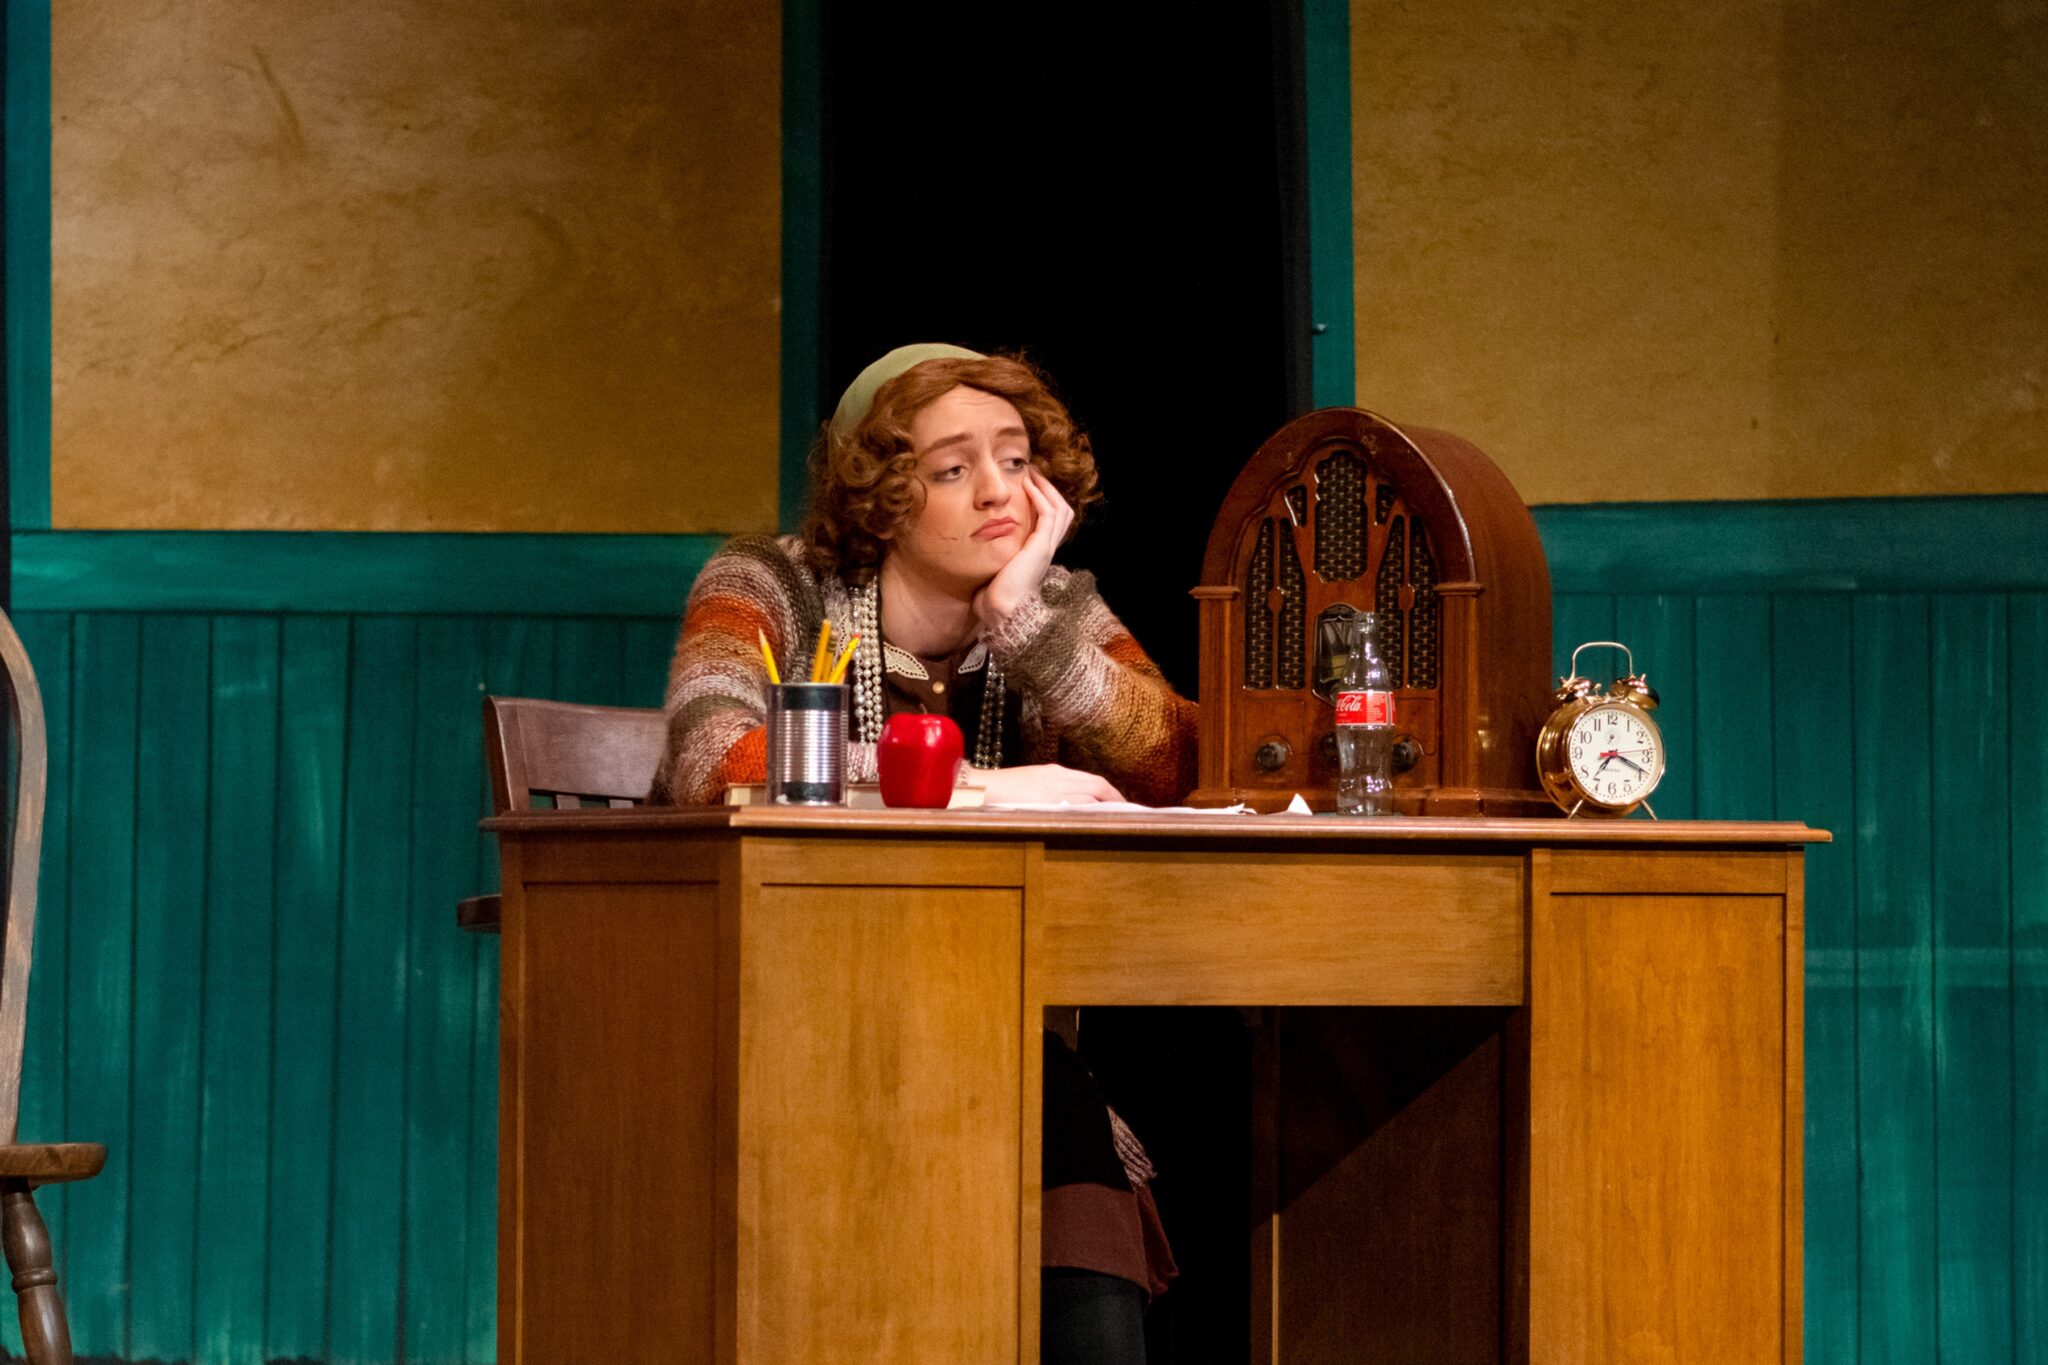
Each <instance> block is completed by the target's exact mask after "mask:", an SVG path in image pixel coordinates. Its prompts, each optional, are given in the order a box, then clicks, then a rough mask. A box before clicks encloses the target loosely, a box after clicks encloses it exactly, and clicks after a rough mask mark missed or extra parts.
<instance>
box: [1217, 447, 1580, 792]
mask: <svg viewBox="0 0 2048 1365" xmlns="http://www.w3.org/2000/svg"><path fill="white" fill-rule="evenodd" d="M1194 595H1195V597H1196V598H1197V599H1198V600H1199V601H1200V603H1201V607H1200V610H1201V686H1202V692H1201V697H1202V740H1201V782H1200V785H1199V787H1198V788H1197V789H1196V791H1195V793H1194V795H1193V797H1192V798H1191V799H1192V800H1193V802H1194V803H1195V804H1197V805H1222V804H1227V803H1230V802H1236V801H1243V802H1247V803H1249V804H1251V805H1252V806H1253V807H1255V808H1257V809H1259V810H1261V811H1271V810H1277V809H1279V808H1280V807H1282V806H1284V805H1286V804H1287V802H1288V799H1289V798H1290V797H1292V796H1293V795H1294V794H1295V793H1296V792H1300V793H1301V794H1302V795H1303V796H1305V797H1307V798H1308V800H1309V802H1310V803H1311V804H1312V805H1313V806H1314V807H1315V808H1316V809H1318V810H1328V809H1330V808H1331V804H1332V793H1333V789H1334V786H1335V782H1336V771H1337V761H1336V748H1337V746H1336V732H1335V724H1334V712H1333V710H1332V708H1331V706H1330V703H1329V702H1328V701H1326V700H1325V697H1324V694H1325V693H1326V692H1327V687H1326V686H1323V685H1324V684H1327V683H1328V682H1329V681H1330V679H1331V678H1332V677H1333V676H1334V674H1341V672H1342V666H1343V662H1344V661H1343V659H1342V657H1341V656H1339V657H1335V658H1333V657H1332V656H1331V641H1333V640H1334V641H1342V640H1343V639H1344V634H1343V631H1342V630H1340V629H1332V628H1330V626H1332V625H1334V624H1336V623H1337V622H1339V621H1342V620H1345V619H1348V617H1349V616H1350V615H1351V613H1352V612H1354V611H1360V610H1367V611H1372V612H1373V613H1375V635H1376V637H1377V638H1378V640H1379V643H1380V646H1381V650H1382V653H1383V655H1384V657H1385V659H1386V662H1387V665H1388V668H1389V669H1390V670H1391V672H1392V673H1393V679H1394V687H1395V734H1396V740H1395V746H1394V759H1393V767H1394V772H1395V776H1394V788H1395V793H1394V801H1395V808H1396V809H1397V810H1398V811H1400V812H1401V813H1403V814H1430V815H1555V814H1556V813H1557V811H1556V807H1555V806H1553V805H1552V804H1551V803H1550V801H1549V800H1548V799H1546V798H1545V797H1544V795H1543V792H1542V788H1541V786H1540V784H1539V782H1538V780H1537V776H1536V765H1535V743H1536V732H1537V731H1538V730H1539V729H1540V728H1541V727H1542V724H1543V719H1544V716H1545V715H1546V714H1547V713H1548V711H1549V710H1550V701H1551V687H1550V571H1549V568H1548V567H1547V566H1546V564H1545V563H1544V559H1543V544H1542V542H1541V541H1540V540H1539V539H1538V538H1537V535H1536V523H1535V522H1534V521H1533V520H1531V519H1530V516H1529V509H1528V508H1527V507H1526V506H1524V505H1523V503H1522V500H1521V498H1520V496H1518V495H1517V494H1516V492H1515V489H1514V486H1513V485H1512V484H1510V483H1509V482H1508V480H1507V476H1506V475H1505V474H1503V473H1501V471H1500V469H1499V467H1498V466H1496V465H1495V464H1494V463H1493V461H1492V460H1489V459H1488V458H1487V457H1486V455H1485V453H1484V452H1482V451H1481V450H1480V449H1479V448H1478V447H1477V446H1474V445H1473V444H1471V443H1470V442H1469V441H1465V440H1461V439H1460V438H1458V437H1456V436H1452V435H1449V434H1448V433H1445V432H1441V431H1428V430H1425V429H1423V428H1420V427H1406V428H1403V427H1398V426H1395V425H1394V424H1393V423H1392V422H1389V421H1387V420H1386V419H1384V418H1381V417H1377V416H1374V415H1373V414H1372V413H1369V412H1363V411H1361V410H1359V409H1357V408H1324V409H1322V410H1320V411H1317V412H1311V413H1309V414H1307V415H1306V416H1304V417H1300V418H1297V419H1296V420H1294V421H1292V422H1289V423H1288V424H1287V425H1286V426H1284V427H1282V428H1281V429H1280V430H1279V431H1278V432H1277V433H1275V434H1274V435H1273V437H1272V438H1271V439H1270V440H1268V441H1267V442H1266V443H1265V445H1263V446H1261V447H1260V448H1259V451H1258V453H1257V454H1256V455H1254V456H1253V457H1252V460H1251V463H1250V464H1248V465H1246V466H1245V468H1244V471H1243V472H1242V473H1240V474H1239V475H1238V476H1237V482H1236V483H1234V484H1232V485H1231V488H1230V493H1229V495H1228V496H1227V497H1226V498H1225V499H1224V501H1223V510H1222V512H1221V513H1220V514H1219V515H1218V516H1217V518H1216V525H1215V527H1214V529H1213V530H1212V531H1211V532H1210V535H1209V548H1208V552H1207V554H1206V555H1205V556H1204V558H1203V561H1202V586H1200V587H1198V588H1196V589H1195V593H1194ZM1319 623H1323V627H1324V628H1322V629H1319V628H1318V627H1319ZM1319 640H1320V642H1321V644H1320V647H1319ZM1343 647H1344V646H1341V645H1339V646H1338V648H1343ZM1333 670H1334V674H1333ZM1319 671H1320V673H1321V676H1320V677H1319V676H1318V674H1319ZM1319 686H1321V687H1322V691H1320V692H1319Z"/></svg>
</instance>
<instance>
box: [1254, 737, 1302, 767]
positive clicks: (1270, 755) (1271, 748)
mask: <svg viewBox="0 0 2048 1365" xmlns="http://www.w3.org/2000/svg"><path fill="white" fill-rule="evenodd" d="M1293 756H1294V751H1293V750H1292V749H1290V748H1288V747H1287V741H1286V740H1284V739H1269V740H1267V741H1266V742H1265V743H1264V744H1261V745H1260V746H1259V747H1258V750H1257V752H1255V753H1253V754H1252V766H1253V767H1255V768H1257V769H1258V770H1259V771H1260V772H1262V773H1277V772H1279V771H1280V770H1281V769H1282V768H1284V767H1286V766H1287V760H1288V759H1289V758H1292V757H1293Z"/></svg>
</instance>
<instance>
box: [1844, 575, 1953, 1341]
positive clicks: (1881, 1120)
mask: <svg viewBox="0 0 2048 1365" xmlns="http://www.w3.org/2000/svg"><path fill="white" fill-rule="evenodd" d="M1853 612H1854V616H1853V630H1854V653H1853V659H1854V669H1855V694H1854V702H1853V705H1854V709H1855V727H1856V730H1855V739H1854V750H1855V763H1856V776H1855V789H1856V825H1855V830H1854V834H1853V838H1854V841H1855V850H1856V866H1857V880H1856V921H1857V954H1856V962H1857V986H1856V1007H1857V1008H1856V1016H1857V1023H1856V1027H1857V1046H1856V1068H1857V1150H1858V1153H1859V1155H1860V1159H1861V1161H1862V1172H1863V1174H1862V1227H1861V1231H1860V1233H1859V1239H1858V1240H1859V1245H1860V1246H1861V1248H1862V1252H1861V1254H1862V1274H1861V1286H1862V1288H1861V1315H1862V1328H1861V1332H1862V1343H1861V1357H1860V1358H1861V1359H1862V1360H1863V1361H1865V1362H1870V1363H1871V1365H1880V1363H1882V1365H1893V1363H1894V1362H1896V1365H1924V1362H1927V1361H1931V1360H1934V1359H1936V1358H1937V1357H1936V1353H1935V1312H1936V1297H1935V1296H1936V1288H1937V1280H1936V1274H1935V1190H1936V1184H1935V1163H1934V998H1933V984H1934V913H1933V909H1934V908H1933V885H1932V882H1931V879H1930V874H1929V858H1930V854H1931V851H1932V850H1931V847H1930V842H1929V820H1930V810H1929V806H1930V799H1931V790H1930V787H1929V784H1928V772H1929V762H1930V757H1931V755H1930V749H1929V743H1930V728H1929V710H1928V706H1929V703H1928V694H1929V677H1928V646H1929V638H1928V624H1927V599H1926V598H1924V597H1892V596H1873V597H1865V598H1858V599H1856V601H1855V603H1854V606H1853Z"/></svg>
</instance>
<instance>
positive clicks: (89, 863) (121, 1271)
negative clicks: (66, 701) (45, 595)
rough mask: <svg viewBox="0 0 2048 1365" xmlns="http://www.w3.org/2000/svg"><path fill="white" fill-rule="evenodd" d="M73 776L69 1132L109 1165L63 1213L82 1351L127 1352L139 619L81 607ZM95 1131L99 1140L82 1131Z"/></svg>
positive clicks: (74, 1325) (76, 1338)
mask: <svg viewBox="0 0 2048 1365" xmlns="http://www.w3.org/2000/svg"><path fill="white" fill-rule="evenodd" d="M74 649H75V651H76V652H75V654H74V656H73V657H74V673H73V684H72V686H73V688H74V692H73V706H74V708H75V712H74V713H75V715H77V716H79V717H81V718H84V719H85V720H86V723H84V724H80V725H79V726H77V728H76V729H75V730H74V731H73V733H72V740H71V764H70V771H69V773H68V774H66V775H65V776H66V777H67V778H68V781H69V784H70V788H71V790H72V791H73V792H74V793H89V794H90V796H89V799H88V800H87V801H85V802H82V803H81V806H80V809H81V813H87V812H89V814H88V819H89V821H90V823H89V825H88V826H87V828H88V829H89V830H90V831H91V838H89V839H73V841H72V844H71V877H70V882H71V913H70V916H69V919H68V924H67V929H68V935H69V938H70V953H69V964H68V965H69V967H70V975H71V982H70V986H69V988H68V990H67V991H66V992H65V1003H66V1006H67V1008H68V1011H69V1019H68V1021H67V1029H66V1032H67V1034H68V1036H69V1037H70V1038H72V1039H74V1040H77V1041H78V1042H79V1043H80V1044H81V1045H80V1046H76V1047H73V1048H71V1049H70V1050H69V1052H68V1054H67V1055H66V1057H65V1088H66V1090H67V1091H68V1093H69V1098H68V1100H67V1104H66V1110H67V1114H66V1118H67V1122H68V1124H69V1131H68V1132H67V1133H66V1136H67V1137H70V1138H79V1139H82V1140H85V1141H97V1142H104V1143H106V1144H107V1146H108V1152H107V1166H106V1169H105V1170H104V1171H103V1172H102V1173H101V1174H100V1176H99V1178H98V1179H95V1180H92V1181H89V1182H87V1183H86V1184H83V1185H80V1186H79V1187H78V1188H76V1189H74V1190H72V1191H71V1193H70V1195H69V1198H68V1204H69V1207H68V1209H67V1210H66V1221H67V1223H68V1232H69V1236H70V1239H71V1244H70V1247H69V1250H68V1251H67V1252H66V1259H67V1262H68V1265H67V1268H68V1270H69V1272H70V1277H71V1280H72V1283H73V1285H74V1286H75V1287H74V1288H73V1290H72V1292H71V1294H70V1296H69V1303H70V1308H71V1333H72V1340H73V1342H74V1344H75V1345H76V1347H77V1349H78V1352H79V1354H81V1355H126V1354H127V1340H126V1337H127V1330H126V1328H127V1311H126V1310H127V1303H126V1295H125V1289H126V1282H127V1278H128V1275H127V1269H128V1267H127V1252H128V1188H129V1181H130V1178H131V1175H130V1173H131V1163H132V1160H133V1153H132V1151H130V1150H129V1149H128V1122H129V1104H130V1098H131V1097H130V1094H129V1083H128V1082H129V1074H130V1072H129V1067H130V1056H131V1050H130V1047H129V1046H128V1042H129V1031H130V1028H131V1024H132V1018H133V1010H134V987H135V959H134V944H135V755H136V749H135V739H136V679H137V677H138V676H140V673H141V654H142V622H141V619H140V618H139V617H135V616H128V615H113V614H108V615H97V616H87V617H81V618H80V619H79V621H78V624H77V627H76V630H75V645H74ZM87 1133H90V1134H91V1135H92V1136H91V1137H90V1138H84V1136H83V1135H84V1134H87Z"/></svg>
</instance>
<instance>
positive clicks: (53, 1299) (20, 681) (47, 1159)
mask: <svg viewBox="0 0 2048 1365" xmlns="http://www.w3.org/2000/svg"><path fill="white" fill-rule="evenodd" d="M0 663H4V664H5V667H6V671H7V692H8V700H9V704H10V708H11V715H10V717H9V721H10V724H11V725H12V726H13V732H14V741H15V742H14V749H15V753H16V763H15V779H14V809H13V812H12V814H13V820H14V835H13V840H12V847H11V848H10V849H9V852H8V858H9V863H8V884H7V919H6V923H5V925H4V926H0V933H4V935H5V947H4V957H0V1243H4V1245H5V1248H6V1254H7V1267H8V1269H10V1270H12V1271H13V1272H14V1292H15V1294H16V1295H17V1296H18V1298H19V1299H20V1308H21V1339H22V1346H23V1348H24V1349H25V1350H26V1351H27V1353H28V1359H29V1361H30V1362H31V1365H71V1327H70V1324H69V1322H68V1321H67V1320H66V1319H65V1316H64V1300H63V1298H62V1296H60V1295H59V1294H58V1292H57V1272H56V1270H55V1268H54V1267H53V1264H52V1260H51V1256H50V1230H49V1228H48V1227H46V1226H44V1224H43V1216H42V1214H40V1213H38V1212H37V1211H36V1201H35V1194H34V1190H35V1187H36V1186H38V1185H54V1184H57V1183H59V1182H61V1181H66V1180H85V1179H88V1178H89V1177H91V1176H95V1175H98V1174H99V1173H100V1168H101V1167H102V1166H104V1165H106V1164H107V1149H106V1148H105V1147H102V1146H100V1145H99V1144H98V1143H96V1142H17V1141H15V1137H16V1128H15V1125H16V1122H17V1120H18V1119H19V1118H20V1110H21V1053H22V1041H23V1035H24V1033H25V1032H26V1029H27V1024H28V973H29V964H30V961H31V960H32V954H33V951H34V948H35V933H36V874H37V873H38V871H39V870H40V867H41V861H40V860H41V857H42V846H43V795H44V787H45V785H46V783H47V781H48V778H49V741H48V736H47V735H46V734H45V732H44V730H43V694H42V689H41V688H39V687H37V686H36V673H35V669H34V668H32V667H30V666H29V661H28V651H27V650H25V649H23V648H22V646H21V637H20V636H18V635H16V634H15V633H14V623H13V622H12V621H9V620H8V619H7V617H6V614H5V613H0Z"/></svg>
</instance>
